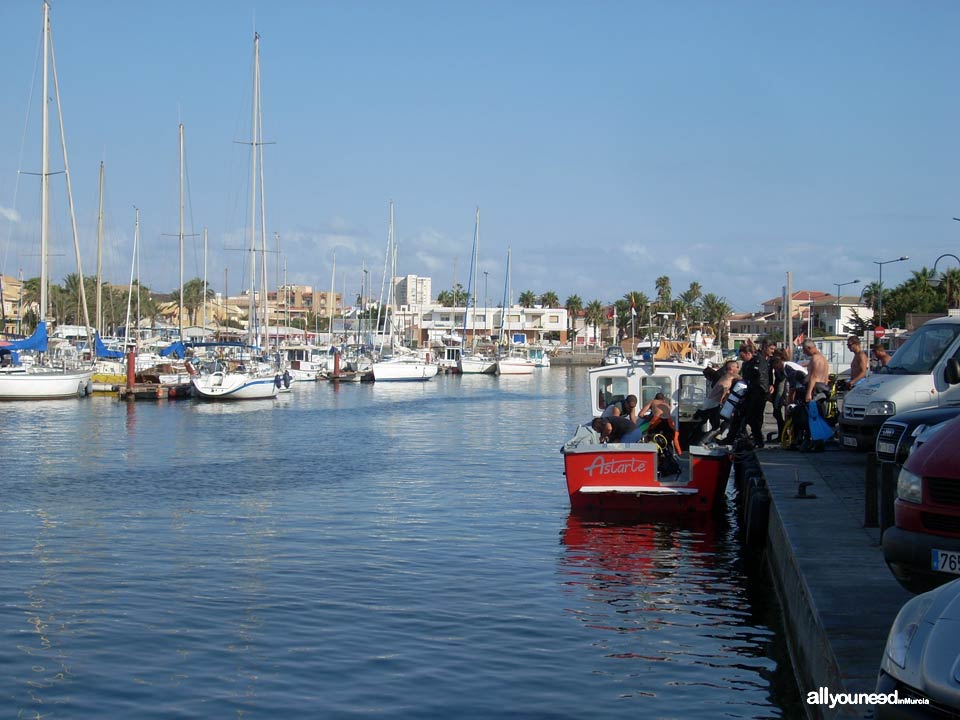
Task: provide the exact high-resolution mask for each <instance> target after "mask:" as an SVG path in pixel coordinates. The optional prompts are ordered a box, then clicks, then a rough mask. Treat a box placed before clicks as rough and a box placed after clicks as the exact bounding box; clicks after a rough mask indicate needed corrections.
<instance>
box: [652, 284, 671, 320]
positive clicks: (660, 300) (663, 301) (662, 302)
mask: <svg viewBox="0 0 960 720" xmlns="http://www.w3.org/2000/svg"><path fill="white" fill-rule="evenodd" d="M654 287H656V289H657V309H658V310H659V311H661V312H668V311H669V310H670V304H671V303H670V301H671V297H670V276H668V275H661V276H660V277H658V278H657V280H656V282H655V283H654Z"/></svg>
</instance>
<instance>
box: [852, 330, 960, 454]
mask: <svg viewBox="0 0 960 720" xmlns="http://www.w3.org/2000/svg"><path fill="white" fill-rule="evenodd" d="M951 402H952V403H957V402H960V317H944V318H937V319H936V320H930V321H929V322H927V323H924V324H923V325H922V326H921V327H920V328H919V329H917V330H916V331H914V333H913V334H912V335H911V336H910V338H909V339H908V340H907V342H906V343H904V344H903V346H902V347H901V348H900V349H899V350H897V351H896V353H894V355H893V357H892V358H891V360H890V363H889V364H888V365H887V367H886V368H884V369H883V370H882V371H881V372H878V373H875V374H873V375H869V376H867V378H866V379H865V380H862V381H860V383H858V384H857V386H856V387H855V388H854V389H853V390H850V391H849V392H848V393H847V394H846V396H845V397H844V399H843V414H842V415H841V418H840V433H841V444H842V445H843V446H844V447H848V448H852V449H858V450H872V449H873V447H874V443H875V441H876V437H877V432H878V431H879V430H880V426H881V425H882V424H883V423H884V421H886V420H887V419H888V418H890V417H891V416H893V415H896V414H897V413H900V412H906V411H907V410H919V409H921V408H928V407H938V406H942V405H947V404H949V403H951Z"/></svg>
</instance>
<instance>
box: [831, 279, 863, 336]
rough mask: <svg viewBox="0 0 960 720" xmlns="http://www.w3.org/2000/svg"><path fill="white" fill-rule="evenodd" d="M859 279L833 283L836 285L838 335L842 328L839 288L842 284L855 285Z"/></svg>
mask: <svg viewBox="0 0 960 720" xmlns="http://www.w3.org/2000/svg"><path fill="white" fill-rule="evenodd" d="M859 283H860V281H859V280H851V281H850V282H845V283H833V284H834V285H836V286H837V335H839V334H840V333H841V332H842V330H843V317H842V316H841V314H840V288H842V287H843V286H844V285H857V284H859Z"/></svg>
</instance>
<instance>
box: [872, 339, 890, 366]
mask: <svg viewBox="0 0 960 720" xmlns="http://www.w3.org/2000/svg"><path fill="white" fill-rule="evenodd" d="M873 358H874V359H875V360H876V361H877V367H878V368H885V367H886V366H887V363H888V362H890V353H888V352H887V349H886V348H885V347H884V346H883V343H874V345H873Z"/></svg>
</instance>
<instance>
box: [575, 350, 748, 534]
mask: <svg viewBox="0 0 960 720" xmlns="http://www.w3.org/2000/svg"><path fill="white" fill-rule="evenodd" d="M675 350H676V346H670V347H669V348H666V349H664V352H663V353H658V355H660V356H661V357H663V356H664V355H665V354H666V353H667V352H670V354H675V353H674V351H675ZM703 370H704V366H703V365H701V364H699V363H695V362H690V361H685V360H682V359H679V360H678V359H670V360H658V358H657V356H656V355H655V356H654V357H653V358H652V359H651V360H649V361H636V360H634V361H631V362H628V363H620V364H617V365H602V366H600V367H596V368H591V369H590V370H589V371H588V382H589V387H590V398H591V414H592V415H593V416H594V417H598V416H600V415H602V414H603V412H604V410H606V409H607V408H608V407H610V406H612V405H614V404H616V403H619V402H620V401H621V400H624V399H625V398H627V396H629V395H634V396H636V398H637V399H638V405H639V406H640V407H643V406H644V405H645V404H646V403H647V402H649V401H650V400H652V399H653V398H654V397H655V396H656V395H658V394H660V393H662V394H663V396H665V397H666V398H669V399H670V400H671V416H670V420H671V421H672V423H669V424H672V425H673V428H674V430H675V432H677V433H679V437H680V439H681V443H682V446H684V447H686V448H687V457H686V459H684V460H680V461H679V462H677V461H676V456H675V455H673V450H672V447H673V446H672V438H671V437H670V434H671V433H668V432H660V431H659V430H658V429H657V428H660V427H663V425H662V424H658V425H654V426H651V427H652V430H647V432H646V434H645V439H646V441H645V442H628V443H603V442H601V440H600V436H599V434H598V433H597V432H595V431H594V430H593V429H592V428H591V426H590V425H589V424H587V425H583V426H581V427H580V428H578V430H577V433H576V434H575V435H574V437H573V438H572V439H571V440H569V441H568V442H567V443H566V444H565V445H564V446H563V448H562V452H563V456H564V473H565V475H566V480H567V491H568V494H569V496H570V505H571V507H572V508H574V509H596V510H617V511H623V510H627V511H636V512H640V513H643V514H647V513H650V514H665V515H672V516H675V515H684V514H687V513H698V512H711V511H713V510H715V509H716V508H717V507H719V506H720V504H721V502H722V499H723V497H724V489H725V487H726V483H727V478H728V476H729V473H730V467H731V456H730V450H729V448H726V447H716V446H714V447H703V446H698V445H694V446H688V443H687V442H686V441H687V439H689V438H690V437H691V435H692V434H693V432H694V429H695V428H696V425H697V423H696V422H695V421H694V418H693V416H694V413H695V412H696V410H697V409H698V408H699V407H700V405H701V403H702V401H703V398H704V397H705V394H706V378H705V376H704V374H703ZM665 460H669V462H665ZM668 466H669V467H668Z"/></svg>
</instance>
